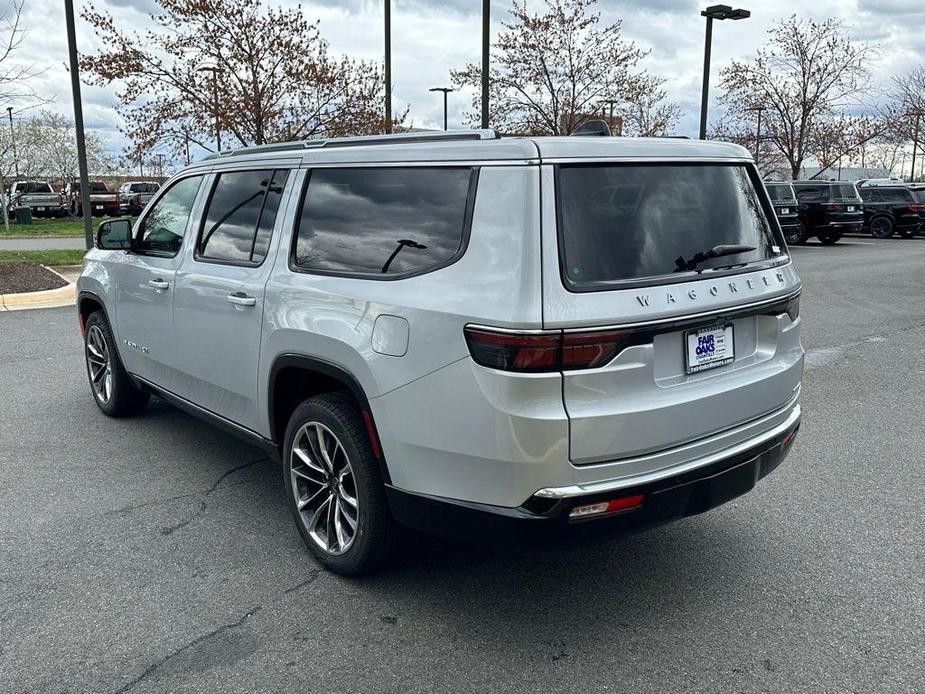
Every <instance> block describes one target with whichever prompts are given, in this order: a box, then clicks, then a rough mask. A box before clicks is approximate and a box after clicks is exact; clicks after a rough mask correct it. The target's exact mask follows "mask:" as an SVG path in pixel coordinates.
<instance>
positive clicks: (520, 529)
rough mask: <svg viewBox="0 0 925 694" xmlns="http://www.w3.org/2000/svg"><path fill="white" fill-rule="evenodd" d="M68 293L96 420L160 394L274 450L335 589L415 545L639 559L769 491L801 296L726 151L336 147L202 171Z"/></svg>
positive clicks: (795, 393) (401, 140)
mask: <svg viewBox="0 0 925 694" xmlns="http://www.w3.org/2000/svg"><path fill="white" fill-rule="evenodd" d="M97 244H98V248H97V249H95V250H92V251H90V252H89V253H88V254H87V256H86V259H85V261H84V269H83V273H82V275H81V277H80V279H79V282H78V288H79V297H78V302H79V315H80V320H81V326H82V330H83V334H84V339H85V344H86V358H87V371H88V376H89V379H90V384H91V389H92V392H93V395H94V398H95V400H96V402H97V404H98V405H99V407H100V408H101V409H102V410H103V411H104V412H106V413H107V414H109V415H113V416H122V415H126V414H130V413H137V412H139V411H140V410H141V409H142V408H143V407H144V406H145V404H146V402H147V399H148V397H149V395H150V394H154V395H156V396H158V397H160V398H163V399H166V400H168V401H170V402H173V403H175V404H176V405H178V406H180V407H182V408H185V409H187V410H189V411H191V412H193V413H195V414H197V415H199V416H202V417H204V418H206V419H209V420H210V421H212V422H215V423H216V424H218V425H221V426H223V427H225V428H227V429H229V430H231V431H233V432H235V433H237V434H239V435H241V436H243V437H245V438H247V439H248V440H250V441H252V442H254V443H256V444H258V445H261V446H264V447H265V448H267V449H268V450H271V451H273V452H274V453H278V454H279V457H280V458H281V459H282V470H283V478H284V481H285V487H286V492H287V497H288V499H289V504H290V506H291V510H292V513H293V517H294V519H295V522H296V526H297V528H298V530H299V532H300V533H301V535H302V537H303V539H304V541H305V543H306V544H307V546H308V548H309V549H310V551H311V552H312V553H313V554H314V556H315V557H316V558H317V559H318V560H319V561H320V562H321V563H322V564H323V565H324V566H326V567H328V568H329V569H331V570H333V571H337V572H339V573H344V574H352V573H359V572H363V571H368V570H370V569H372V568H374V567H376V566H378V565H380V564H381V563H382V562H383V561H384V560H385V559H386V558H387V557H388V555H389V553H390V552H391V550H392V548H393V547H394V545H395V542H396V538H397V536H398V530H399V528H400V527H402V526H410V527H413V528H419V529H424V530H429V531H432V530H440V531H443V532H448V533H451V534H466V535H475V536H477V537H480V538H483V539H484V538H493V539H495V538H515V539H516V538H518V537H520V536H523V535H532V534H534V533H550V534H565V535H567V536H568V535H574V534H584V531H586V530H589V529H593V530H594V531H605V532H612V533H629V532H635V531H638V530H641V529H644V528H648V527H651V526H653V525H657V524H660V523H664V522H666V521H669V520H672V519H675V518H680V517H684V516H689V515H692V514H695V513H699V512H702V511H706V510H708V509H710V508H713V507H715V506H717V505H719V504H722V503H724V502H725V501H728V500H729V499H732V498H734V497H736V496H738V495H740V494H743V493H745V492H747V491H749V490H750V489H752V488H753V487H754V485H755V484H756V482H757V481H758V480H759V479H760V478H761V477H763V476H765V475H767V474H768V473H769V472H771V471H772V470H774V469H775V468H776V467H777V466H778V465H779V464H780V462H781V461H782V460H783V458H784V457H785V455H786V454H787V452H788V450H789V448H790V446H791V445H792V442H793V437H794V434H795V433H796V431H797V429H798V427H799V425H800V416H801V410H800V384H801V377H802V371H803V349H802V347H801V344H800V318H799V294H800V280H799V278H798V276H797V273H796V270H795V268H794V266H793V263H792V262H791V259H790V257H789V255H788V252H787V248H786V245H785V243H784V240H783V237H782V234H781V229H780V227H779V225H778V223H777V221H776V218H775V215H774V211H773V208H772V205H771V201H770V200H769V199H768V196H767V193H766V191H765V189H764V187H763V185H762V183H761V180H760V178H759V177H758V173H757V171H756V169H755V167H754V164H753V162H752V160H751V157H750V155H749V154H748V152H747V151H746V150H745V149H744V148H742V147H739V146H736V145H731V144H725V143H717V142H700V141H688V140H678V139H668V138H665V139H659V138H654V139H647V138H638V139H631V138H627V139H624V138H610V137H550V138H528V137H498V136H497V135H496V133H494V132H493V131H466V132H460V133H452V132H451V133H446V134H445V133H435V134H429V135H427V134H421V133H414V134H410V135H395V136H381V137H372V138H346V139H334V140H324V141H310V142H304V143H289V144H284V145H270V146H264V147H255V148H248V149H243V150H238V151H235V152H229V153H222V154H221V155H215V156H212V157H209V158H207V159H205V160H203V161H201V162H199V163H197V164H195V165H193V166H190V167H188V168H187V169H185V170H183V171H182V172H180V173H179V174H177V175H176V176H174V177H173V178H172V179H171V180H169V181H168V182H167V183H166V184H164V186H163V187H162V188H161V190H160V191H159V192H158V194H157V196H156V197H155V198H154V200H153V201H152V202H151V203H150V204H149V205H148V206H147V208H146V209H145V210H144V211H143V213H142V216H141V217H140V218H139V219H138V220H137V221H136V222H135V224H134V226H133V227H130V225H129V223H128V222H127V221H110V222H105V223H104V224H103V225H101V227H100V231H99V235H98V242H97Z"/></svg>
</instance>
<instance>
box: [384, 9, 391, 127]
mask: <svg viewBox="0 0 925 694" xmlns="http://www.w3.org/2000/svg"><path fill="white" fill-rule="evenodd" d="M385 131H386V132H387V133H390V132H392V0H385Z"/></svg>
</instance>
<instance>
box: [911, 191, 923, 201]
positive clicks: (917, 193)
mask: <svg viewBox="0 0 925 694" xmlns="http://www.w3.org/2000/svg"><path fill="white" fill-rule="evenodd" d="M912 197H914V198H915V201H916V202H925V188H916V189H915V190H913V191H912Z"/></svg>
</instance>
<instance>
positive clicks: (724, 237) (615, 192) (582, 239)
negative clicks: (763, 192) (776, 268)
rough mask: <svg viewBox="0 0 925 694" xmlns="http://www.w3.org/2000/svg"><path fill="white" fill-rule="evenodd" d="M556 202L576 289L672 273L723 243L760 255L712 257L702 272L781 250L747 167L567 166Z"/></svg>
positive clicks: (566, 271) (566, 272) (569, 277)
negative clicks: (699, 254) (743, 247)
mask: <svg viewBox="0 0 925 694" xmlns="http://www.w3.org/2000/svg"><path fill="white" fill-rule="evenodd" d="M558 204H559V219H560V223H559V238H560V253H561V256H562V264H563V276H564V278H565V281H566V283H567V284H568V285H569V286H571V287H573V288H575V289H578V290H592V289H594V288H604V287H601V286H599V285H600V284H601V283H608V282H615V281H624V280H639V279H645V278H652V277H662V276H666V275H667V276H670V275H672V274H673V273H676V272H682V271H684V265H685V262H684V261H686V260H690V259H692V258H693V257H694V255H696V254H697V253H700V252H706V251H709V250H711V249H712V248H714V247H715V246H718V245H731V244H735V245H745V246H753V247H754V249H755V250H752V251H747V252H743V253H737V254H735V255H729V256H724V257H721V258H713V259H710V260H707V261H706V262H704V263H703V264H702V265H700V269H710V268H718V267H728V266H731V265H737V264H742V263H752V262H755V261H761V260H765V259H768V258H771V257H773V256H774V255H776V254H777V253H778V251H777V250H775V249H774V248H772V247H773V246H774V245H775V241H774V240H773V237H772V233H771V225H770V223H769V222H768V218H767V215H766V214H765V211H764V208H763V207H762V205H761V202H760V199H759V197H758V195H757V193H756V191H755V188H754V186H753V185H752V181H751V178H750V177H749V175H748V171H747V170H746V169H745V167H744V166H738V165H655V164H649V165H636V164H633V165H620V164H609V165H595V166H585V165H576V166H565V165H563V166H560V168H559V195H558Z"/></svg>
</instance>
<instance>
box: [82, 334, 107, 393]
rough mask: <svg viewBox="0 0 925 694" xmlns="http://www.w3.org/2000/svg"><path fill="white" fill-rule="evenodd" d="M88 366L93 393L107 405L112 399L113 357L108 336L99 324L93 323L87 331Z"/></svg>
mask: <svg viewBox="0 0 925 694" xmlns="http://www.w3.org/2000/svg"><path fill="white" fill-rule="evenodd" d="M87 367H88V368H89V371H90V385H91V386H92V387H93V394H94V395H95V396H96V399H97V400H99V401H100V402H101V403H103V404H104V405H105V404H106V403H108V402H109V401H110V399H112V359H111V358H110V356H109V345H107V344H106V337H105V336H104V335H103V331H102V330H100V327H99V326H98V325H91V326H90V329H89V330H88V331H87Z"/></svg>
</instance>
